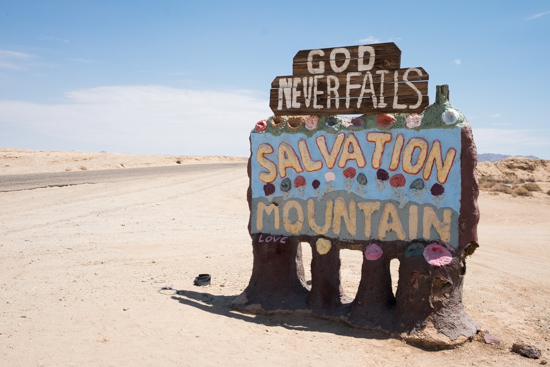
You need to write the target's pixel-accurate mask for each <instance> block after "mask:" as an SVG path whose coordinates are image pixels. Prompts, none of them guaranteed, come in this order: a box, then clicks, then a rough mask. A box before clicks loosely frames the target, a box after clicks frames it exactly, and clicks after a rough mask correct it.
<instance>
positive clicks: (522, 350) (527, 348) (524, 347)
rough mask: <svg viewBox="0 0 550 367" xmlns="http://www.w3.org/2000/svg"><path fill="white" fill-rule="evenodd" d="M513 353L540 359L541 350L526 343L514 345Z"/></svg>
mask: <svg viewBox="0 0 550 367" xmlns="http://www.w3.org/2000/svg"><path fill="white" fill-rule="evenodd" d="M512 352H514V353H517V354H519V355H522V356H524V357H527V358H533V359H539V358H540V350H539V348H537V347H535V346H534V345H529V344H525V343H514V345H513V346H512Z"/></svg>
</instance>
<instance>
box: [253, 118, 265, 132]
mask: <svg viewBox="0 0 550 367" xmlns="http://www.w3.org/2000/svg"><path fill="white" fill-rule="evenodd" d="M266 129H267V120H261V121H258V122H256V126H254V131H255V132H257V133H261V132H263V131H265V130H266Z"/></svg>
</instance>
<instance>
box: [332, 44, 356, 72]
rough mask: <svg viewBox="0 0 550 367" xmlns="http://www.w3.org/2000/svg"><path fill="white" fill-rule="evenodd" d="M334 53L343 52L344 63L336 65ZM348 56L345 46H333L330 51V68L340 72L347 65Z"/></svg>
mask: <svg viewBox="0 0 550 367" xmlns="http://www.w3.org/2000/svg"><path fill="white" fill-rule="evenodd" d="M336 54H344V56H345V57H346V59H345V60H344V63H343V64H342V66H340V67H338V66H336V56H335V55H336ZM350 57H351V56H350V54H349V50H348V49H347V48H344V47H339V48H335V49H334V50H332V52H331V53H330V67H331V68H332V70H333V71H334V72H335V73H341V72H343V71H344V70H346V69H347V67H348V65H349V59H350Z"/></svg>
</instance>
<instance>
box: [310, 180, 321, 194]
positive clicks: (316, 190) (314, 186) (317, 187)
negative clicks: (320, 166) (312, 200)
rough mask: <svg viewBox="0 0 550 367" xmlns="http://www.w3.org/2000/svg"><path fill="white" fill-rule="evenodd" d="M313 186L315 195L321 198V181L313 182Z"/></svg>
mask: <svg viewBox="0 0 550 367" xmlns="http://www.w3.org/2000/svg"><path fill="white" fill-rule="evenodd" d="M311 186H312V187H313V192H314V193H315V196H316V197H319V187H320V186H321V181H319V180H313V182H312V183H311Z"/></svg>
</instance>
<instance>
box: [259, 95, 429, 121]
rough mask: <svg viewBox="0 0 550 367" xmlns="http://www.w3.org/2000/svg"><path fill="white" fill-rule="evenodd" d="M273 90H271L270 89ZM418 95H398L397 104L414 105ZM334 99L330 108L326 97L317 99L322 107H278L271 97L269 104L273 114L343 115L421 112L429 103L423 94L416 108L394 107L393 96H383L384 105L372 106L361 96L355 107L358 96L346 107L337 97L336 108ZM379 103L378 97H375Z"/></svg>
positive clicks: (370, 100)
mask: <svg viewBox="0 0 550 367" xmlns="http://www.w3.org/2000/svg"><path fill="white" fill-rule="evenodd" d="M272 91H273V90H272ZM418 98H419V96H418V95H409V96H398V97H397V103H398V104H406V105H407V106H411V105H416V104H417V103H418ZM335 101H336V100H335V99H331V104H330V106H331V107H330V108H328V107H327V106H328V101H327V100H326V99H318V100H317V105H318V106H322V108H319V109H317V108H315V107H314V104H313V103H310V105H309V107H303V108H287V107H286V103H283V106H282V108H281V109H280V110H279V109H278V104H279V100H278V99H272V100H270V104H269V106H270V107H271V109H272V110H273V112H274V113H275V115H343V114H365V113H389V112H403V113H420V112H422V111H423V110H424V109H425V108H426V107H427V106H428V105H429V104H430V103H429V97H428V96H427V95H423V96H422V97H421V103H420V105H419V106H418V107H416V108H410V107H407V108H405V109H396V108H395V107H394V106H393V102H394V97H393V96H385V98H384V102H385V103H386V106H385V107H380V106H377V108H374V106H373V101H372V99H371V98H363V100H362V102H361V104H360V107H357V102H358V98H352V99H350V104H349V108H346V99H345V98H340V99H339V107H338V108H336V102H335ZM377 103H379V99H377Z"/></svg>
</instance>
